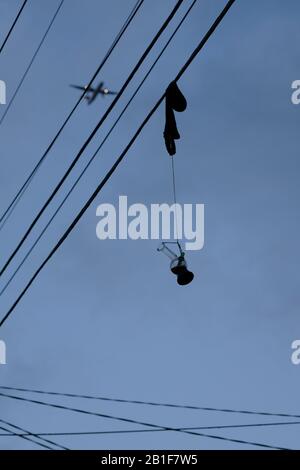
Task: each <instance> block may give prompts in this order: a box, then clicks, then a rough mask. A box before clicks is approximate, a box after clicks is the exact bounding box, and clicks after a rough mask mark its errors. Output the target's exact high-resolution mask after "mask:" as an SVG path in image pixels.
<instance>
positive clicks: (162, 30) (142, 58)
mask: <svg viewBox="0 0 300 470" xmlns="http://www.w3.org/2000/svg"><path fill="white" fill-rule="evenodd" d="M183 1H184V0H178V1H177V3H176V5H175V7H174V8H173V10H172V11H171V13H170V14H169V16H168V17H167V19H166V20H165V21H164V23H163V24H162V26H161V27H160V29H159V31H158V32H157V33H156V35H155V36H154V38H153V39H152V41H151V42H150V44H149V45H148V47H147V48H146V50H145V51H144V53H143V55H142V56H141V58H140V59H139V60H138V62H137V64H136V65H135V67H134V68H133V70H132V71H131V73H130V74H129V76H128V78H127V79H126V81H125V82H124V84H123V86H122V88H121V90H120V91H119V93H118V94H117V96H116V97H115V99H114V100H113V102H112V103H111V105H110V106H109V107H108V109H107V110H106V111H105V113H104V115H103V116H102V118H101V119H100V121H99V122H98V124H97V125H96V127H95V129H94V130H93V131H92V133H91V134H90V136H89V137H88V139H87V140H86V141H85V143H84V144H83V146H82V147H81V149H80V150H79V152H78V154H77V155H76V157H75V158H74V160H73V161H72V163H71V165H70V166H69V168H68V169H67V171H66V173H65V174H64V175H63V177H62V178H61V180H60V181H59V183H58V184H57V185H56V187H55V189H54V190H53V192H52V194H51V195H50V196H49V198H48V199H47V201H46V202H45V204H44V205H43V207H42V208H41V209H40V211H39V213H38V214H37V216H36V217H35V219H34V220H33V222H32V223H31V224H30V226H29V228H28V229H27V230H26V232H25V234H24V235H23V237H22V239H21V240H20V242H19V243H18V245H17V247H16V248H15V249H14V251H13V253H12V254H11V255H10V257H9V258H8V260H7V261H6V263H5V264H4V266H3V267H2V269H1V271H0V276H2V274H3V273H4V271H5V270H6V269H7V267H8V266H9V264H10V262H11V261H12V259H13V258H14V257H15V255H16V254H17V252H18V251H19V249H20V248H21V246H22V245H23V243H24V242H25V240H26V239H27V237H28V235H29V234H30V233H31V231H32V229H33V228H34V227H35V225H36V223H37V222H38V220H39V219H40V217H41V216H42V214H43V213H44V211H45V210H46V209H47V207H48V206H49V204H50V203H51V201H52V199H53V198H54V197H55V195H56V194H57V193H58V191H59V190H60V188H61V186H62V185H63V184H64V182H65V180H66V179H67V177H68V176H69V174H70V173H71V171H72V170H73V168H74V166H75V165H76V163H77V161H78V160H79V159H80V157H81V155H82V154H83V152H84V151H85V149H86V148H87V147H88V145H89V144H90V142H91V141H92V140H93V138H94V137H95V135H96V133H97V132H98V130H99V128H100V127H101V126H102V124H103V123H104V121H105V120H106V118H107V116H108V115H109V114H110V112H111V111H112V109H113V108H114V107H115V105H116V104H117V102H118V101H119V100H120V98H121V96H122V95H123V93H124V91H125V90H126V88H127V87H128V85H129V83H130V82H131V80H132V79H133V77H134V76H135V74H136V73H137V71H138V70H139V68H140V67H141V65H142V63H143V62H144V60H145V59H146V57H147V56H148V55H149V53H150V52H151V50H152V48H153V47H154V45H155V44H156V42H157V41H158V39H159V38H160V36H161V35H162V34H163V32H164V31H165V29H166V28H167V27H168V25H169V23H170V22H171V20H172V19H173V17H174V16H175V14H176V13H177V10H178V9H179V8H180V6H181V4H182V3H183Z"/></svg>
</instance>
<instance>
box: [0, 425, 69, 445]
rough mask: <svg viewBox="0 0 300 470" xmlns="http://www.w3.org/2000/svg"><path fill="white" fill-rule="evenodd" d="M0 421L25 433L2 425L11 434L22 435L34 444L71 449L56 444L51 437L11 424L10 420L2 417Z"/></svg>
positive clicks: (21, 436) (0, 427)
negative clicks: (47, 437) (41, 435)
mask: <svg viewBox="0 0 300 470" xmlns="http://www.w3.org/2000/svg"><path fill="white" fill-rule="evenodd" d="M0 423H3V424H6V425H7V426H9V427H11V428H13V429H16V430H17V431H19V432H20V431H22V432H23V434H20V433H19V434H17V433H16V432H13V431H9V430H8V429H5V428H4V427H2V426H0V429H3V430H4V431H8V432H10V435H11V436H14V437H20V438H22V439H25V440H26V441H30V442H33V443H34V444H36V445H38V446H41V447H44V448H45V449H48V450H54V449H53V447H49V445H48V444H51V445H52V446H53V445H54V446H56V447H58V448H59V449H62V450H69V449H67V447H64V446H61V445H60V444H56V442H53V441H51V440H50V439H46V438H45V437H40V436H38V435H37V434H33V433H31V432H29V431H26V430H25V429H23V428H21V427H20V426H16V425H15V424H11V423H9V422H8V421H5V420H4V419H0ZM29 436H30V437H29ZM32 437H35V438H37V439H39V440H40V441H42V442H37V441H35V440H33V439H32ZM45 443H46V444H45Z"/></svg>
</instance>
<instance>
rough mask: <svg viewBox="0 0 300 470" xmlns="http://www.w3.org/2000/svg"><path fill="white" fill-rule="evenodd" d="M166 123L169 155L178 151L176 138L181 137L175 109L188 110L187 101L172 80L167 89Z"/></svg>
mask: <svg viewBox="0 0 300 470" xmlns="http://www.w3.org/2000/svg"><path fill="white" fill-rule="evenodd" d="M165 102H166V124H165V130H164V139H165V144H166V148H167V151H168V153H169V155H171V156H173V155H175V153H176V145H175V140H178V139H180V134H179V132H178V129H177V125H176V119H175V114H174V111H177V112H179V113H181V112H183V111H185V110H186V107H187V102H186V99H185V97H184V96H183V94H182V93H181V91H180V90H179V88H178V85H177V83H176V82H171V83H170V85H169V86H168V88H167V90H166V99H165Z"/></svg>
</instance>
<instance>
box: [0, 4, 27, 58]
mask: <svg viewBox="0 0 300 470" xmlns="http://www.w3.org/2000/svg"><path fill="white" fill-rule="evenodd" d="M27 2H28V0H24V2H23V4H22V6H21V8H20V10H19V12H18V14H17V16H16V18H15V20H14V22H13V24H12V25H11V27H10V29H9V31H8V33H7V35H6V37H5V39H4V41H3V43H2V46H1V47H0V54H1V53H2V51H3V49H4V47H5V45H6V43H7V41H8V39H9V37H10V35H11V33H12V32H13V29H14V27H15V26H16V24H17V22H18V19H19V18H20V16H21V13H22V11H23V10H24V8H25V5H26V3H27Z"/></svg>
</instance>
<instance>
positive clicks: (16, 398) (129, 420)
mask: <svg viewBox="0 0 300 470" xmlns="http://www.w3.org/2000/svg"><path fill="white" fill-rule="evenodd" d="M0 396H1V397H6V398H11V399H14V400H20V401H25V402H28V403H35V404H37V405H43V406H47V407H50V408H56V409H60V410H68V411H72V412H75V413H80V414H85V415H89V416H98V417H100V418H107V419H110V420H114V421H121V422H125V423H132V424H139V425H141V426H147V427H150V428H153V429H165V430H166V431H175V432H180V433H183V434H189V435H192V436H201V437H208V438H211V439H218V440H223V441H228V442H234V443H238V444H247V445H250V446H256V447H264V448H269V449H274V450H289V449H287V448H283V447H277V446H272V445H268V444H261V443H258V442H251V441H244V440H241V439H233V438H229V437H224V436H217V435H212V434H206V433H198V432H194V431H186V430H181V429H177V428H173V427H169V426H159V425H157V424H153V423H147V422H144V421H137V420H134V419H130V418H121V417H119V416H112V415H107V414H104V413H95V412H92V411H88V410H82V409H80V408H72V407H69V406H64V405H57V404H55V403H49V402H44V401H39V400H32V399H29V398H23V397H18V396H15V395H8V394H5V393H0Z"/></svg>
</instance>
